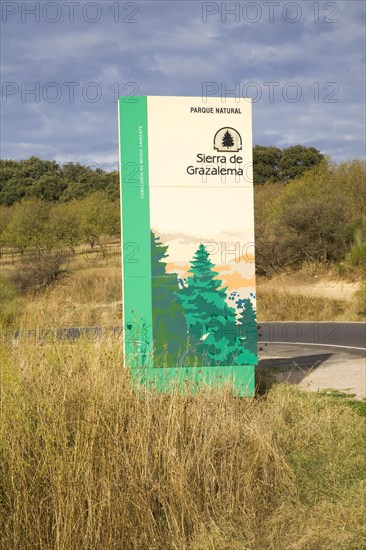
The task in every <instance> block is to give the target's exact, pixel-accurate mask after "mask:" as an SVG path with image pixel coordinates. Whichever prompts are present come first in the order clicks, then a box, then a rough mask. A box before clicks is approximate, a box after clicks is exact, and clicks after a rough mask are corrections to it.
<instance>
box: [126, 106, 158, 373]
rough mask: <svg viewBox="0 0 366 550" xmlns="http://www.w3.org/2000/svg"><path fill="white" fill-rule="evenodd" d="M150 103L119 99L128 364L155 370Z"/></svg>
mask: <svg viewBox="0 0 366 550" xmlns="http://www.w3.org/2000/svg"><path fill="white" fill-rule="evenodd" d="M147 138H148V135H147V100H146V97H135V98H133V100H130V98H123V97H122V98H120V99H119V145H120V177H121V215H122V224H121V226H122V279H123V285H122V286H123V329H124V357H125V359H124V362H125V365H126V366H128V367H146V368H149V367H152V366H153V365H152V299H151V247H150V239H151V238H150V204H149V171H148V147H147Z"/></svg>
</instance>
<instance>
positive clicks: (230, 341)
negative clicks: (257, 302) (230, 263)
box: [177, 244, 242, 366]
mask: <svg viewBox="0 0 366 550" xmlns="http://www.w3.org/2000/svg"><path fill="white" fill-rule="evenodd" d="M213 267H214V264H213V263H212V262H211V261H210V258H209V254H208V252H207V250H206V248H205V246H204V245H203V244H200V246H199V247H198V249H197V251H196V253H195V255H194V257H193V260H192V261H191V269H190V270H189V272H190V273H192V276H190V277H188V279H187V284H186V286H185V287H184V288H182V289H180V290H179V291H178V292H177V297H178V301H179V303H180V304H181V305H182V307H183V310H184V315H185V318H186V322H187V325H188V330H189V334H190V338H191V340H190V342H191V345H192V346H193V347H194V349H195V352H196V357H197V358H198V360H199V361H200V362H201V364H200V366H205V364H207V365H231V364H233V363H234V362H235V356H236V355H237V354H239V353H241V351H242V350H241V348H240V346H239V341H238V338H237V330H236V326H235V320H236V319H235V310H234V309H233V308H231V307H230V306H229V305H228V304H227V303H226V290H227V288H222V281H220V280H219V279H216V278H215V277H216V276H217V275H218V272H216V271H214V269H213ZM220 287H221V288H220Z"/></svg>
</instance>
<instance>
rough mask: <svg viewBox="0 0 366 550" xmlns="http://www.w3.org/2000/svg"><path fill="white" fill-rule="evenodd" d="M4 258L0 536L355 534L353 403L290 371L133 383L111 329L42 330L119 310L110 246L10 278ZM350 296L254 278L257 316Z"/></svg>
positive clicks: (359, 531)
mask: <svg viewBox="0 0 366 550" xmlns="http://www.w3.org/2000/svg"><path fill="white" fill-rule="evenodd" d="M17 262H19V260H16V261H15V264H14V263H13V262H12V261H10V260H9V261H8V260H7V259H6V258H5V260H4V261H3V265H2V267H3V274H4V275H6V277H5V276H4V277H3V279H2V280H0V290H1V300H2V305H3V306H4V307H3V309H2V312H1V315H0V324H1V326H2V328H3V331H2V337H1V340H0V369H1V371H0V391H1V394H0V549H1V550H84V549H85V550H267V549H268V550H362V549H364V548H366V528H365V517H366V507H365V502H366V457H365V455H366V453H365V450H366V426H365V423H366V422H365V420H366V419H365V403H363V402H358V403H357V407H356V406H355V403H351V401H348V400H346V399H339V398H337V397H335V396H325V395H321V394H311V393H305V392H301V391H300V390H298V389H297V388H295V387H293V386H289V385H273V386H272V387H271V389H269V390H267V391H266V388H264V392H263V391H261V395H257V397H256V398H254V399H239V398H236V397H234V396H233V393H232V391H231V388H230V387H224V388H221V389H217V388H216V389H215V388H214V389H208V388H202V390H201V391H200V392H199V393H198V394H195V395H194V396H192V393H191V392H190V390H189V388H187V391H186V393H184V394H182V393H180V394H174V393H171V394H169V395H168V394H156V393H148V392H147V391H146V390H144V389H143V388H138V387H136V385H133V384H131V381H130V379H129V374H128V371H126V370H125V369H124V368H123V366H122V340H121V336H120V335H117V334H114V333H113V332H108V331H107V330H105V331H103V332H102V334H101V335H93V336H91V335H89V337H86V336H85V337H82V338H80V339H78V340H75V341H69V340H62V339H61V340H60V339H57V338H55V337H54V335H55V329H56V328H59V327H69V326H79V327H82V326H93V325H98V326H101V327H103V328H107V327H111V326H118V325H120V324H121V302H120V293H121V281H120V257H119V256H116V257H114V256H111V257H110V258H107V259H103V258H99V257H96V258H95V259H94V260H93V256H92V255H89V254H88V255H86V256H85V255H84V256H81V255H76V257H75V259H74V260H73V261H72V262H70V263H69V264H68V265H66V266H65V273H64V276H63V277H61V278H60V279H59V280H57V281H55V283H54V284H52V285H51V286H49V287H48V288H46V289H44V290H42V292H34V293H30V292H29V293H25V294H17V292H16V291H15V290H14V287H12V286H11V285H10V284H9V283H8V282H7V281H8V280H10V279H11V277H10V278H9V276H11V273H12V271H14V270H15V269H16V268H17ZM284 297H285V299H284ZM349 307H351V306H350V305H349V304H348V302H346V301H336V300H327V299H324V300H323V301H321V302H320V301H319V300H315V299H313V298H311V297H309V298H308V299H307V298H306V297H303V298H301V297H296V296H295V297H294V296H292V295H285V294H284V293H282V294H281V295H280V294H276V293H273V292H272V291H271V292H270V291H268V290H265V291H263V292H262V293H261V290H260V288H259V289H258V313H259V317H261V316H262V319H264V318H266V319H276V318H278V316H279V315H280V312H281V315H284V316H285V318H286V315H288V316H287V318H289V316H291V315H294V314H295V313H296V312H298V318H301V315H303V318H305V319H306V318H309V317H310V318H314V315H315V314H316V315H318V316H319V318H321V315H326V316H327V317H328V318H329V316H332V315H334V317H333V318H337V316H342V315H345V314H346V312H347V308H349ZM260 308H261V309H260ZM342 308H343V309H342ZM355 311H356V310H355ZM301 312H302V313H301ZM355 315H356V313H355ZM16 328H19V329H20V331H21V333H20V337H15V336H14V330H15V329H16ZM29 329H34V330H36V332H35V334H33V336H31V337H30V336H29V335H27V334H26V332H24V333H22V331H27V330H29ZM37 329H52V330H51V332H50V334H49V336H48V337H47V338H45V337H44V334H42V332H41V333H40V335H39V333H38V332H37ZM258 378H259V377H258ZM262 386H263V384H262ZM261 389H262V390H263V387H262V388H261ZM351 405H353V406H351Z"/></svg>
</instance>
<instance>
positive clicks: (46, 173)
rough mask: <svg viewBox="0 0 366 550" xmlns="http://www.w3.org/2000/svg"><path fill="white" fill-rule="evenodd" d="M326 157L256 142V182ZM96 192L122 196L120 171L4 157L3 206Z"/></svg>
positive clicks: (297, 171)
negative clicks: (28, 199) (30, 199)
mask: <svg viewBox="0 0 366 550" xmlns="http://www.w3.org/2000/svg"><path fill="white" fill-rule="evenodd" d="M323 159H324V156H323V155H322V154H321V153H320V152H319V151H318V150H317V149H315V148H314V147H304V146H303V145H295V146H292V147H288V148H285V149H279V148H277V147H265V146H261V145H256V146H255V147H254V149H253V172H254V183H255V184H263V183H266V182H268V181H271V182H278V183H281V182H282V183H287V182H288V181H290V180H292V179H294V178H297V177H300V176H301V175H302V174H303V173H304V172H305V171H306V170H308V169H310V168H312V167H314V166H316V165H317V164H319V163H320V162H321V161H322V160H323ZM96 191H103V192H104V193H106V195H107V196H108V197H109V198H110V199H111V200H116V199H118V197H119V175H118V171H117V170H113V171H105V170H102V169H101V168H100V167H98V166H97V165H95V164H93V163H91V164H89V165H82V164H80V163H78V162H76V163H75V162H67V163H65V164H59V163H57V162H56V161H55V160H41V159H39V158H37V157H35V156H32V157H30V158H29V159H27V160H0V205H5V206H11V205H12V204H15V203H17V202H20V201H22V200H24V199H27V198H37V199H41V200H44V201H47V202H68V201H71V200H76V199H83V198H85V197H86V196H87V195H89V194H91V193H93V192H96Z"/></svg>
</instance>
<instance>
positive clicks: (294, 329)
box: [5, 321, 366, 355]
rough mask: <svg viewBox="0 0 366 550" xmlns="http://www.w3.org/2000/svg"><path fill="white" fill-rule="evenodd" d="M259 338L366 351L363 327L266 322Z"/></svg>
mask: <svg viewBox="0 0 366 550" xmlns="http://www.w3.org/2000/svg"><path fill="white" fill-rule="evenodd" d="M121 332H122V327H121V326H117V327H67V328H57V329H37V330H28V331H16V332H9V333H5V336H7V337H12V338H16V339H21V338H32V337H33V338H37V339H40V340H44V339H51V338H55V339H57V340H62V339H65V340H75V339H78V338H80V337H81V336H84V337H87V338H98V337H99V336H101V335H103V334H105V333H109V334H115V335H117V336H118V335H120V334H121ZM258 335H259V338H258V340H259V343H260V345H261V346H262V347H263V346H266V345H268V344H286V345H288V346H294V345H295V346H296V345H297V346H300V345H302V344H309V345H311V346H323V347H327V348H330V347H331V348H335V349H337V348H344V349H347V350H349V351H352V350H354V351H355V352H356V351H358V352H359V353H358V355H360V352H361V353H363V352H365V351H366V323H336V322H311V321H309V322H297V321H296V322H295V321H287V322H266V323H259V324H258ZM300 347H301V346H300ZM333 351H334V350H333Z"/></svg>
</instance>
